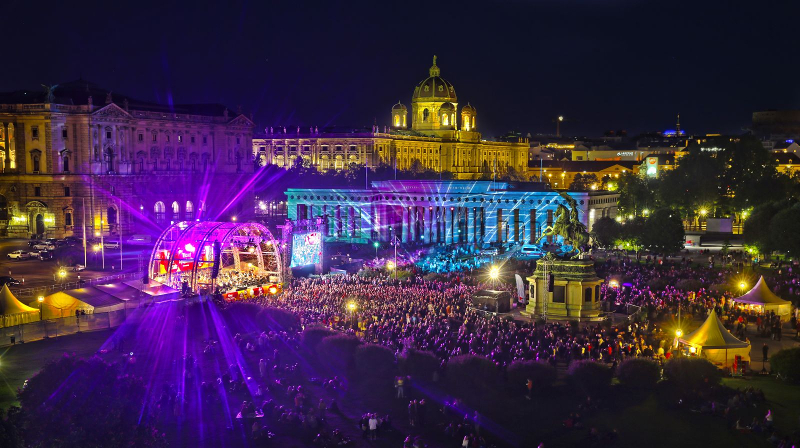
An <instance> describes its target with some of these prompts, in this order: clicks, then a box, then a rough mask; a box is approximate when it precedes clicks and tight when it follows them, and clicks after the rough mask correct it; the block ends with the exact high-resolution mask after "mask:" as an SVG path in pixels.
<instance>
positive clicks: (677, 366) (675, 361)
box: [664, 357, 722, 391]
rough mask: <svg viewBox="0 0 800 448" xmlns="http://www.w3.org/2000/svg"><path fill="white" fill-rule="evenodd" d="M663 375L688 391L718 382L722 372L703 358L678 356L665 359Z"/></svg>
mask: <svg viewBox="0 0 800 448" xmlns="http://www.w3.org/2000/svg"><path fill="white" fill-rule="evenodd" d="M664 377H665V378H666V379H667V381H669V382H670V383H671V384H674V385H675V386H677V387H679V388H681V389H684V390H687V391H689V390H696V389H702V388H706V387H711V386H714V385H716V384H719V382H720V380H721V379H722V373H721V372H720V370H719V369H718V368H717V367H716V366H715V365H714V364H712V363H711V361H709V360H707V359H705V358H686V357H679V358H672V359H670V360H669V361H667V363H666V364H665V365H664Z"/></svg>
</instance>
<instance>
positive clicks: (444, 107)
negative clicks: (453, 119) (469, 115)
mask: <svg viewBox="0 0 800 448" xmlns="http://www.w3.org/2000/svg"><path fill="white" fill-rule="evenodd" d="M439 110H440V111H442V112H455V111H456V107H455V106H453V103H444V104H442V107H440V108H439Z"/></svg>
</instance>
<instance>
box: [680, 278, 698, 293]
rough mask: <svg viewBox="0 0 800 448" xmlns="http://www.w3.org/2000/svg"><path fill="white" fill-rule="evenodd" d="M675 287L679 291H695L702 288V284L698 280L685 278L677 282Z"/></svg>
mask: <svg viewBox="0 0 800 448" xmlns="http://www.w3.org/2000/svg"><path fill="white" fill-rule="evenodd" d="M675 287H676V288H678V289H680V290H681V291H697V290H699V289H700V288H702V287H703V284H702V283H700V280H695V279H693V278H687V279H683V280H678V283H676V284H675Z"/></svg>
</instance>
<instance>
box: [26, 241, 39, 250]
mask: <svg viewBox="0 0 800 448" xmlns="http://www.w3.org/2000/svg"><path fill="white" fill-rule="evenodd" d="M37 244H42V242H41V241H39V240H30V241H28V247H30V248H33V246H35V245H37Z"/></svg>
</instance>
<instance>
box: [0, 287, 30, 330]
mask: <svg viewBox="0 0 800 448" xmlns="http://www.w3.org/2000/svg"><path fill="white" fill-rule="evenodd" d="M37 320H39V309H38V308H33V307H30V306H28V305H25V304H24V303H22V302H20V301H19V300H18V299H17V298H16V297H15V296H14V294H13V293H12V292H11V290H9V289H8V285H3V289H0V327H13V326H14V325H19V324H27V323H28V322H35V321H37Z"/></svg>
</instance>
